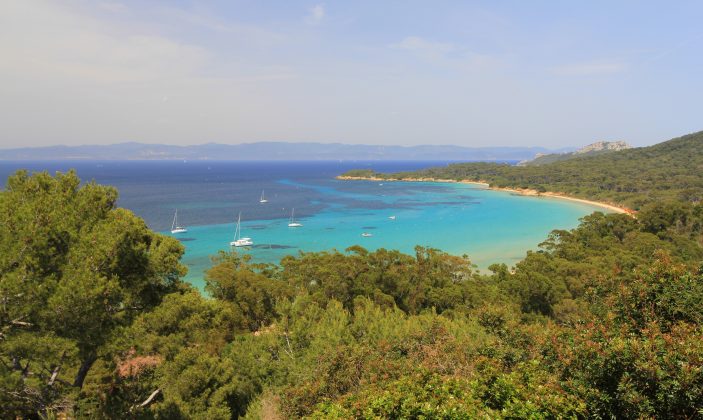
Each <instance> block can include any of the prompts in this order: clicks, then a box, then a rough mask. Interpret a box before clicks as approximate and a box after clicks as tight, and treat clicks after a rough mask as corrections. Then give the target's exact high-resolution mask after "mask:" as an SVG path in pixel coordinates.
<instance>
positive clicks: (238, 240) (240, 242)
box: [229, 212, 254, 247]
mask: <svg viewBox="0 0 703 420" xmlns="http://www.w3.org/2000/svg"><path fill="white" fill-rule="evenodd" d="M241 222H242V213H241V212H239V216H237V228H236V229H235V230H234V240H233V241H232V242H230V243H229V244H230V246H237V247H239V246H250V245H254V241H252V240H251V238H242V237H241V236H242V228H241V227H240V225H241Z"/></svg>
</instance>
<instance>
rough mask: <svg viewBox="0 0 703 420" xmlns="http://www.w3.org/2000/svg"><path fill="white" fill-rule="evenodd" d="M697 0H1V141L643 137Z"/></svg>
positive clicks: (689, 85) (674, 125)
mask: <svg viewBox="0 0 703 420" xmlns="http://www.w3.org/2000/svg"><path fill="white" fill-rule="evenodd" d="M702 21H703V2H701V1H698V0H696V1H644V0H639V1H626V0H622V1H619V0H608V1H598V0H592V1H556V0H554V1H540V0H534V1H523V0H517V1H442V0H435V1H414V0H397V1H395V0H388V1H383V0H373V1H371V0H354V1H323V2H320V1H316V0H314V1H295V0H281V1H273V0H271V1H261V0H222V1H184V0H181V1H177V0H176V1H174V0H169V1H160V0H124V1H119V0H114V1H113V0H110V1H100V0H97V1H96V0H91V1H88V0H2V1H0V147H2V148H10V147H26V146H46V145H56V144H65V145H79V144H110V143H118V142H125V141H137V142H144V143H165V144H176V145H192V144H202V143H208V142H218V143H228V144H237V143H247V142H256V141H315V142H323V143H332V142H341V143H349V144H384V145H418V144H453V145H462V146H470V147H481V146H544V147H551V148H557V147H565V146H582V145H585V144H588V143H592V142H594V141H599V140H625V141H627V142H629V143H631V144H633V145H635V146H643V145H649V144H654V143H657V142H660V141H664V140H667V139H669V138H672V137H677V136H680V135H683V134H687V133H690V132H694V131H699V130H702V129H703V104H702V103H701V97H702V95H701V93H702V92H703V25H702V24H701V22H702Z"/></svg>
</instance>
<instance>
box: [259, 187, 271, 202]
mask: <svg viewBox="0 0 703 420" xmlns="http://www.w3.org/2000/svg"><path fill="white" fill-rule="evenodd" d="M268 202H269V201H268V200H267V199H266V198H265V197H264V190H261V199H260V200H259V203H268Z"/></svg>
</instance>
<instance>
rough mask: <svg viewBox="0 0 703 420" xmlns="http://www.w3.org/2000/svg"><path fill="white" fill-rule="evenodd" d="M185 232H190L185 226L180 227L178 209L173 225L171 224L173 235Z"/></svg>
mask: <svg viewBox="0 0 703 420" xmlns="http://www.w3.org/2000/svg"><path fill="white" fill-rule="evenodd" d="M185 232H188V229H186V228H184V227H183V226H178V209H176V213H175V214H174V215H173V223H171V233H185Z"/></svg>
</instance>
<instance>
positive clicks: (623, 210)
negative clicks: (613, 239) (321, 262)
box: [335, 175, 636, 217]
mask: <svg viewBox="0 0 703 420" xmlns="http://www.w3.org/2000/svg"><path fill="white" fill-rule="evenodd" d="M335 178H336V179H338V180H340V181H383V182H433V183H441V184H444V183H448V184H471V185H478V186H481V187H483V188H485V189H487V190H492V191H505V192H511V193H516V194H519V195H524V196H529V197H545V198H554V199H558V200H568V201H574V202H577V203H583V204H588V205H591V206H595V207H600V208H603V209H607V210H610V211H612V212H614V213H620V214H627V215H629V216H633V217H634V215H635V214H636V212H635V211H634V210H632V209H629V208H627V207H622V206H618V205H617V204H612V203H604V202H602V201H593V200H586V199H585V198H578V197H573V196H570V195H566V194H564V193H558V192H552V191H546V192H540V191H537V190H535V189H530V188H525V189H516V188H500V187H492V186H491V185H490V184H489V183H488V182H484V181H471V180H463V179H462V180H459V181H457V180H455V179H439V178H403V179H400V178H379V177H373V176H368V177H364V176H345V175H339V176H337V177H335Z"/></svg>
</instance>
